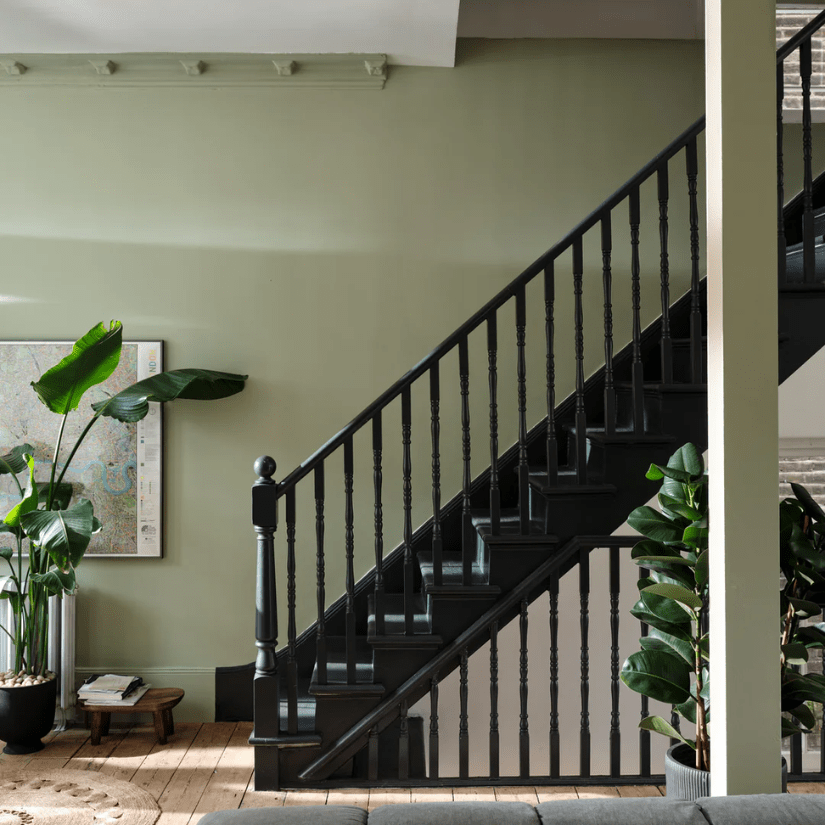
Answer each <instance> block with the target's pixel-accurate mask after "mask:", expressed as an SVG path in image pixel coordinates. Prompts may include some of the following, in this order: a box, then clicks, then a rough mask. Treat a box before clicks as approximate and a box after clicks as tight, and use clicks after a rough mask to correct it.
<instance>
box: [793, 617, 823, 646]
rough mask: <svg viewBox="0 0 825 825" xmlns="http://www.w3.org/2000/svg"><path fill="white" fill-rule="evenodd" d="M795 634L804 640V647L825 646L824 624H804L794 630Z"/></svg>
mask: <svg viewBox="0 0 825 825" xmlns="http://www.w3.org/2000/svg"><path fill="white" fill-rule="evenodd" d="M796 636H797V638H799V639H802V641H803V642H805V646H806V647H809V648H811V647H825V624H823V623H822V622H820V623H819V624H816V625H806V626H805V627H800V628H799V629H798V630H797V631H796Z"/></svg>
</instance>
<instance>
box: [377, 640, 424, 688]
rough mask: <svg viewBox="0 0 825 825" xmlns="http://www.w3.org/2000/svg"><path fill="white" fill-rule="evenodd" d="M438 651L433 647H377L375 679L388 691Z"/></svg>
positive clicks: (401, 682) (403, 680) (400, 683)
mask: <svg viewBox="0 0 825 825" xmlns="http://www.w3.org/2000/svg"><path fill="white" fill-rule="evenodd" d="M436 652H437V651H436V650H434V649H433V648H432V647H427V648H423V649H420V650H415V649H409V648H402V649H399V650H386V649H380V648H379V649H377V650H375V652H374V653H373V662H374V664H375V680H376V682H378V683H379V684H381V685H383V686H384V687H385V688H386V691H387V693H391V692H392V691H394V690H395V689H396V688H397V687H398V686H399V685H402V684H403V683H404V682H405V681H406V680H407V679H408V678H409V676H410V675H411V674H413V673H415V672H416V671H417V670H418V669H419V668H420V667H423V666H424V665H425V664H426V663H427V662H429V661H430V659H432V657H433V656H434V655H435V653H436Z"/></svg>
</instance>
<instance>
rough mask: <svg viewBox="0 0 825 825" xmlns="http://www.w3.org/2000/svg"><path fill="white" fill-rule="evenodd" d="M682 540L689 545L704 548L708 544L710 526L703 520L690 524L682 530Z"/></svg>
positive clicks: (699, 548) (698, 548)
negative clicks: (704, 523)
mask: <svg viewBox="0 0 825 825" xmlns="http://www.w3.org/2000/svg"><path fill="white" fill-rule="evenodd" d="M681 542H682V544H686V545H687V546H688V547H695V548H696V549H697V550H704V549H705V548H706V547H707V546H708V528H707V527H706V526H703V524H702V522H696V523H694V524H689V525H688V526H687V527H685V529H684V531H683V532H682V536H681Z"/></svg>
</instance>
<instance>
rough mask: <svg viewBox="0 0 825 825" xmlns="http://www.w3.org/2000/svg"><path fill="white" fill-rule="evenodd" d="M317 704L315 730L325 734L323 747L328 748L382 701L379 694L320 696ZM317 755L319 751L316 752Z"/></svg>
mask: <svg viewBox="0 0 825 825" xmlns="http://www.w3.org/2000/svg"><path fill="white" fill-rule="evenodd" d="M316 699H317V704H316V706H315V730H316V731H318V733H320V734H321V735H322V736H323V742H322V744H321V748H322V749H323V748H327V747H329V745H331V744H332V743H333V742H334V741H335V740H336V739H337V738H338V737H339V736H340V735H341V734H342V733H345V732H346V731H348V730H349V729H350V728H351V727H352V719H360V718H361V717H363V716H365V715H366V714H367V713H369V712H370V711H371V710H372V709H373V708H374V707H375V706H376V705H377V704H378V703H379V702H380V701H381V697H379V696H366V697H355V696H342V697H338V696H318V697H316ZM316 755H317V753H316Z"/></svg>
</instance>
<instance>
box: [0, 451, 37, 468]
mask: <svg viewBox="0 0 825 825" xmlns="http://www.w3.org/2000/svg"><path fill="white" fill-rule="evenodd" d="M27 455H34V447H32V445H31V444H20V445H19V446H17V447H14V448H13V449H12V450H10V451H9V452H7V453H6V454H5V455H3V456H0V475H6V474H9V475H15V476H16V475H17V474H18V473H22V472H23V471H24V470H26V469H27V468H28V464H27V463H26V458H25V456H27Z"/></svg>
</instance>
